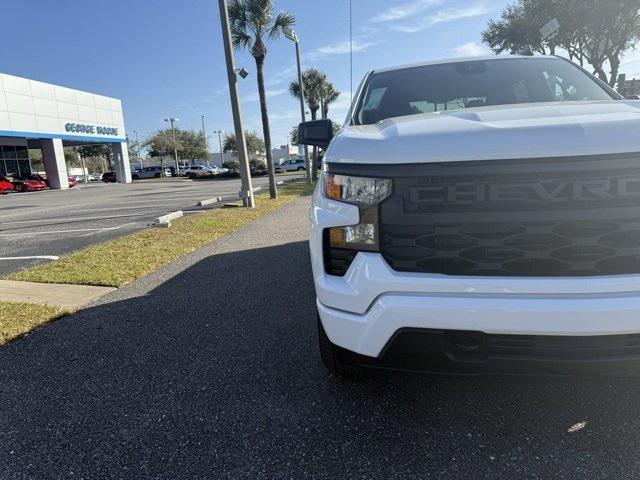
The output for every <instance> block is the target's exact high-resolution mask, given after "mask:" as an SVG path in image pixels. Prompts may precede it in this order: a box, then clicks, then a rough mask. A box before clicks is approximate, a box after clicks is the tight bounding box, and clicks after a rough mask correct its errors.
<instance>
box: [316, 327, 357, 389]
mask: <svg viewBox="0 0 640 480" xmlns="http://www.w3.org/2000/svg"><path fill="white" fill-rule="evenodd" d="M318 341H319V346H320V357H321V358H322V363H324V366H325V367H327V370H329V372H330V373H332V374H333V375H336V376H338V377H343V378H345V377H346V378H348V377H353V376H354V374H355V373H356V371H355V369H353V368H352V367H350V366H348V365H345V364H344V363H342V361H341V359H340V351H339V348H338V347H336V346H335V345H334V344H333V343H331V340H329V337H328V336H327V333H326V332H325V331H324V327H323V326H322V321H321V320H320V316H319V315H318Z"/></svg>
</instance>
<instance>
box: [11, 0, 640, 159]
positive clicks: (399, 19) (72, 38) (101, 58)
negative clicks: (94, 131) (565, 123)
mask: <svg viewBox="0 0 640 480" xmlns="http://www.w3.org/2000/svg"><path fill="white" fill-rule="evenodd" d="M7 3H9V5H3V7H2V11H3V18H4V19H5V21H3V41H2V42H1V43H0V58H1V59H2V61H1V64H0V71H2V72H4V73H8V74H13V75H20V76H24V77H29V78H33V79H37V80H42V81H45V82H50V83H56V84H61V85H65V86H69V87H72V88H78V89H83V90H88V91H92V92H96V93H101V94H104V95H109V96H113V97H117V98H121V99H122V100H123V105H124V111H125V122H126V127H127V131H128V132H129V134H131V132H133V130H139V131H141V132H142V135H143V136H145V135H148V134H150V133H152V132H153V131H155V130H157V129H158V128H163V127H164V122H163V118H165V117H167V116H174V117H178V118H180V120H181V121H180V126H181V127H182V128H194V129H200V128H201V120H200V115H202V114H204V115H206V116H207V117H206V128H207V131H208V135H210V134H211V133H210V132H211V131H213V130H215V129H223V130H225V131H232V129H233V126H232V125H233V124H232V119H231V114H230V108H229V96H228V91H227V90H226V71H225V67H224V56H223V51H222V40H221V35H220V20H219V16H218V5H217V3H218V2H217V0H182V1H175V0H127V1H125V0H109V1H108V2H78V1H77V0H55V1H51V0H22V1H20V2H7ZM507 3H509V2H507V1H502V0H493V1H491V0H353V31H354V51H355V54H354V83H355V86H357V83H358V82H359V80H360V78H361V77H362V76H363V74H364V73H365V72H366V71H367V70H369V69H372V68H377V67H383V66H390V65H397V64H403V63H409V62H416V61H423V60H429V59H434V58H443V57H455V56H466V55H475V54H481V53H483V51H484V50H485V49H484V47H483V46H482V45H481V43H480V34H481V32H482V30H483V28H484V27H485V25H486V23H487V21H488V19H490V18H496V17H498V16H499V13H500V11H501V10H502V8H504V6H505V5H506V4H507ZM275 5H276V10H277V11H279V10H286V11H288V12H290V13H292V14H293V15H295V17H296V19H297V25H296V31H297V32H298V34H299V36H300V37H301V47H302V56H303V67H311V66H313V67H316V68H319V69H321V70H323V71H325V72H326V73H327V75H328V77H329V79H330V80H331V81H332V82H333V83H334V84H335V85H336V86H337V88H338V89H339V90H341V91H342V92H343V95H342V97H341V98H340V100H338V102H337V103H336V105H335V106H334V107H333V108H332V110H331V112H330V116H331V117H332V118H334V119H335V120H339V121H342V120H343V119H344V115H345V113H346V110H347V107H348V101H349V55H348V36H349V22H348V12H349V3H348V0H324V1H321V2H318V1H311V0H275ZM8 19H12V20H11V21H7V20H8ZM268 49H269V51H268V55H267V60H266V65H265V76H266V82H267V92H268V107H269V113H270V118H271V129H272V142H273V144H274V145H280V144H282V143H285V142H286V141H287V137H288V132H289V131H290V129H291V127H292V126H293V125H295V124H296V123H297V122H298V121H299V108H298V104H297V103H296V101H295V100H294V99H293V98H291V97H290V96H289V94H288V93H287V87H288V84H289V82H291V81H292V80H295V78H296V76H295V75H296V73H295V59H294V48H293V45H292V44H291V43H290V42H289V41H287V40H281V41H279V42H277V43H270V44H269V45H268ZM632 57H633V60H634V61H635V60H636V55H635V52H634V53H632V54H630V55H629V58H630V59H631V58H632ZM637 59H640V56H638V57H637ZM236 63H237V65H238V66H243V67H245V68H246V69H247V70H249V72H250V73H251V75H250V76H249V77H248V78H247V79H245V80H242V81H241V83H240V92H241V97H242V101H243V102H242V108H243V115H244V119H245V124H246V126H247V128H248V129H249V130H255V131H256V132H258V133H259V134H260V135H261V132H262V128H261V123H260V111H259V105H258V101H257V88H256V77H255V64H254V61H253V58H252V57H251V56H250V55H248V53H247V52H242V51H240V52H236ZM633 66H637V67H639V68H638V70H640V62H638V63H635V64H634V65H633ZM354 88H355V87H354ZM213 139H214V137H213V136H211V140H213ZM212 147H213V150H217V142H212Z"/></svg>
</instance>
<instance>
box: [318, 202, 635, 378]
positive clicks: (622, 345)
mask: <svg viewBox="0 0 640 480" xmlns="http://www.w3.org/2000/svg"><path fill="white" fill-rule="evenodd" d="M310 218H311V222H312V225H313V229H312V233H311V238H310V248H311V260H312V267H313V274H314V283H315V286H316V293H317V306H318V312H319V315H320V319H321V321H322V325H323V327H324V329H325V331H326V334H327V336H328V338H329V340H330V341H331V342H332V343H333V344H334V345H336V346H338V347H340V348H341V352H342V356H344V358H345V359H347V361H346V363H352V364H358V365H364V366H378V367H382V368H393V369H404V370H429V371H459V372H463V373H483V372H485V371H498V372H500V371H504V370H510V369H515V370H518V369H519V368H520V367H524V368H523V369H524V370H528V369H529V368H528V367H531V366H538V367H541V369H542V371H543V372H546V373H560V372H559V371H557V370H563V368H560V367H561V366H562V365H564V366H565V367H570V368H569V369H568V370H570V371H574V370H578V371H580V370H583V369H586V371H588V372H596V371H599V370H602V371H603V372H604V371H607V373H629V371H633V372H635V371H638V372H640V275H615V276H599V277H531V278H530V277H489V276H487V277H482V276H458V275H442V274H423V273H410V272H397V271H395V270H393V269H392V268H391V267H390V266H389V265H388V264H387V262H386V261H385V260H384V258H383V257H382V255H380V254H378V253H370V252H359V253H358V254H357V255H356V257H355V259H354V260H353V262H352V263H351V265H350V267H349V268H348V270H347V272H346V274H345V275H344V276H343V277H337V276H333V275H327V274H326V272H325V270H324V262H323V246H322V241H323V230H324V229H325V228H329V227H332V226H339V225H351V224H355V223H357V221H358V212H357V209H356V208H355V207H353V206H352V205H347V204H344V203H339V202H334V201H331V200H328V199H326V198H324V197H322V196H321V195H319V192H316V195H315V198H314V205H313V206H312V209H311V212H310ZM636 345H638V346H636ZM411 360H412V361H411ZM412 364H413V366H412ZM499 364H500V365H502V367H501V368H497V367H498V365H499ZM613 364H615V367H613V366H612V365H613Z"/></svg>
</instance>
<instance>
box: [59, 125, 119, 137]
mask: <svg viewBox="0 0 640 480" xmlns="http://www.w3.org/2000/svg"><path fill="white" fill-rule="evenodd" d="M64 129H65V130H66V131H67V132H75V133H89V134H98V135H113V136H116V137H117V136H118V129H117V128H113V127H99V126H98V127H96V126H93V125H82V124H80V123H67V124H65V126H64Z"/></svg>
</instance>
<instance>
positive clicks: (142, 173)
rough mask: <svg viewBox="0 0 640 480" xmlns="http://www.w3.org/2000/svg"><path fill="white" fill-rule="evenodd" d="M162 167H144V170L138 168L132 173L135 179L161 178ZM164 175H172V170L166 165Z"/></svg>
mask: <svg viewBox="0 0 640 480" xmlns="http://www.w3.org/2000/svg"><path fill="white" fill-rule="evenodd" d="M162 172H163V170H162V167H155V166H154V167H144V168H143V169H142V170H136V171H134V172H133V173H132V174H131V178H133V179H134V180H140V179H142V178H160V177H162V176H163V175H162ZM164 176H165V177H170V176H171V170H170V169H169V168H167V167H164Z"/></svg>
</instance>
